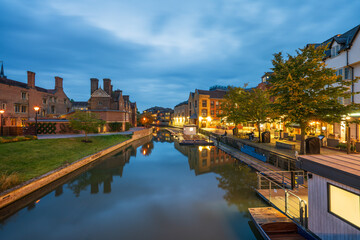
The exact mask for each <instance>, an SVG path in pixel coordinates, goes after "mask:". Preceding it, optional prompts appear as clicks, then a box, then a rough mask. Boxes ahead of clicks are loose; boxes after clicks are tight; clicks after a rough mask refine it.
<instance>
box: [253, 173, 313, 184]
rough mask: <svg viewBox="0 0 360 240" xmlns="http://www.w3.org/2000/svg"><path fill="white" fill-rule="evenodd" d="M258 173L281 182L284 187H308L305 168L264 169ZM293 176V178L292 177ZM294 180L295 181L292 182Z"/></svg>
mask: <svg viewBox="0 0 360 240" xmlns="http://www.w3.org/2000/svg"><path fill="white" fill-rule="evenodd" d="M258 174H261V175H264V176H266V177H267V178H269V179H270V180H272V181H274V182H276V183H278V184H280V185H281V186H282V187H283V188H293V187H294V188H300V187H304V188H306V187H307V185H306V174H305V172H304V171H303V170H298V171H263V172H259V173H258ZM292 178H293V179H292ZM292 181H294V182H293V183H292Z"/></svg>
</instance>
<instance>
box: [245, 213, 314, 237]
mask: <svg viewBox="0 0 360 240" xmlns="http://www.w3.org/2000/svg"><path fill="white" fill-rule="evenodd" d="M248 210H249V213H250V215H251V218H252V220H253V222H254V223H255V226H256V228H257V229H258V230H259V232H260V234H261V236H262V237H263V238H264V239H268V240H280V239H282V240H285V239H286V240H303V239H309V238H307V237H304V236H303V235H302V234H300V233H302V232H303V231H299V227H298V226H297V225H296V224H295V223H294V222H293V221H292V220H291V219H290V218H288V217H287V216H285V215H284V214H282V213H281V212H279V211H278V210H276V209H275V208H273V207H260V208H249V209H248ZM311 239H312V238H311Z"/></svg>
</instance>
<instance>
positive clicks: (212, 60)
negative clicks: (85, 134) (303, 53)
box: [0, 0, 360, 110]
mask: <svg viewBox="0 0 360 240" xmlns="http://www.w3.org/2000/svg"><path fill="white" fill-rule="evenodd" d="M359 11H360V1H358V0H353V1H338V0H328V1H326V2H324V1H313V0H311V1H310V0H302V1H298V0H287V1H285V0H274V1H273V0H271V1H270V0H224V1H220V0H196V1H195V0H181V1H179V0H176V1H175V0H131V1H130V0H128V1H120V0H101V1H100V0H31V1H29V0H0V23H1V24H0V34H1V37H0V60H3V61H4V67H5V74H6V75H7V76H8V78H10V79H13V80H18V81H22V82H26V71H27V70H30V71H33V72H36V84H37V85H38V86H41V87H45V88H53V87H54V76H61V77H63V78H64V88H65V92H66V93H67V95H68V97H69V98H73V99H75V100H77V101H87V100H88V99H89V95H90V80H89V79H90V78H91V77H96V78H99V79H103V78H111V79H112V83H113V85H114V89H121V90H123V92H124V94H129V95H130V98H131V100H132V101H136V102H137V104H138V108H139V109H140V110H144V109H146V108H148V107H151V106H155V105H158V106H164V107H173V106H174V105H176V104H177V103H179V102H181V101H184V100H186V99H187V97H188V94H189V92H190V91H193V90H194V89H195V88H198V89H208V88H209V87H210V86H212V85H235V86H242V85H243V84H244V83H249V85H250V86H255V85H257V84H258V83H259V81H260V77H261V76H262V75H263V74H264V72H266V71H269V68H270V67H271V59H272V54H273V53H275V52H279V51H283V52H290V53H293V52H294V50H295V49H296V48H299V47H303V46H305V45H306V44H307V43H313V42H322V41H324V40H326V39H328V38H330V37H331V36H333V35H335V34H337V33H343V32H345V31H347V30H349V29H351V28H353V27H355V26H356V25H358V24H360V15H359ZM100 82H101V83H102V81H100Z"/></svg>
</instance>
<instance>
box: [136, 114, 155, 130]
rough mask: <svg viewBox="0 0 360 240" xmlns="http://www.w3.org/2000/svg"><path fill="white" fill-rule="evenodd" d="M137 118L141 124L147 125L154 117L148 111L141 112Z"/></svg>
mask: <svg viewBox="0 0 360 240" xmlns="http://www.w3.org/2000/svg"><path fill="white" fill-rule="evenodd" d="M138 120H139V121H140V124H141V125H143V126H145V127H149V126H150V125H151V124H152V123H153V122H154V117H153V116H152V114H151V113H150V112H146V113H143V114H141V115H140V117H139V118H138Z"/></svg>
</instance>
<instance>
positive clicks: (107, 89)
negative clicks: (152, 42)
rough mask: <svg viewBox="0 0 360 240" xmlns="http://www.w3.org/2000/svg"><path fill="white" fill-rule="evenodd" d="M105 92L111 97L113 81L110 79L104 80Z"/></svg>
mask: <svg viewBox="0 0 360 240" xmlns="http://www.w3.org/2000/svg"><path fill="white" fill-rule="evenodd" d="M103 81H104V91H105V92H106V93H107V94H109V95H111V79H110V78H104V79H103Z"/></svg>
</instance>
